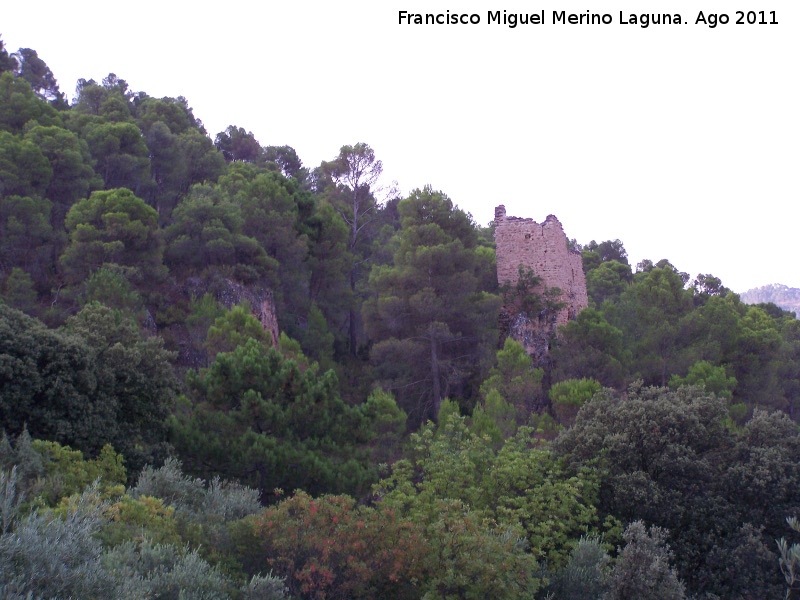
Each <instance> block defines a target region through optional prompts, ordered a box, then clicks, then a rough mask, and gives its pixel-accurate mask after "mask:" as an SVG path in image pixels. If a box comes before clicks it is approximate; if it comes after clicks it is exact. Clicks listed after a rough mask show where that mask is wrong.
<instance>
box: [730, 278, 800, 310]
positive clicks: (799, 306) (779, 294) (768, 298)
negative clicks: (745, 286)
mask: <svg viewBox="0 0 800 600" xmlns="http://www.w3.org/2000/svg"><path fill="white" fill-rule="evenodd" d="M740 297H741V299H742V302H744V303H745V304H761V303H766V302H772V303H773V304H776V305H777V306H780V307H781V308H782V309H784V310H788V311H791V312H793V313H794V314H795V315H798V314H800V289H798V288H793V287H789V286H788V285H783V284H782V283H771V284H769V285H763V286H761V287H758V288H753V289H752V290H747V291H746V292H745V293H744V294H741V296H740Z"/></svg>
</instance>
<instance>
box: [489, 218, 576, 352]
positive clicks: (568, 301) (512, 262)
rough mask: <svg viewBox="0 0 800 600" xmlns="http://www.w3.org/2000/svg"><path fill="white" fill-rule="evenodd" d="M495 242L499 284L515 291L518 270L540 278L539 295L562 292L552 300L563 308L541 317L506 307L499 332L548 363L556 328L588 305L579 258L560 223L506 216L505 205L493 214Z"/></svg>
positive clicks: (545, 312)
mask: <svg viewBox="0 0 800 600" xmlns="http://www.w3.org/2000/svg"><path fill="white" fill-rule="evenodd" d="M494 226H495V229H494V239H495V243H496V252H497V281H498V283H499V284H500V285H501V286H502V285H504V284H506V283H508V284H510V285H511V286H514V285H516V284H517V282H518V280H519V266H520V265H523V266H524V267H527V268H530V269H531V270H532V271H533V273H534V274H535V275H537V276H538V277H540V278H541V280H542V283H541V287H540V289H537V290H534V291H536V292H538V293H542V292H544V290H545V289H552V288H559V289H560V290H561V294H560V295H558V296H556V297H555V298H553V299H554V300H555V301H556V302H558V303H559V305H561V306H562V308H560V309H558V310H556V311H548V310H542V311H541V313H540V314H538V315H526V314H520V313H519V311H518V310H516V309H515V307H513V306H506V307H504V309H503V313H504V314H503V315H501V321H502V320H505V321H506V322H505V323H502V322H501V328H502V329H504V330H505V331H504V332H505V333H506V334H508V335H510V336H511V337H512V338H514V339H516V340H517V341H519V342H520V343H522V345H523V346H525V348H526V349H527V350H528V352H529V353H530V354H531V355H532V356H533V357H534V359H535V360H537V362H541V361H543V360H545V359H546V356H547V348H548V347H549V340H550V338H552V336H553V335H555V334H556V332H557V328H558V327H559V326H560V325H564V324H566V323H567V322H569V321H570V320H572V319H575V318H576V317H577V316H578V313H579V312H580V311H581V310H583V309H584V308H586V307H587V306H588V304H589V299H588V296H587V295H586V277H585V276H584V274H583V264H582V262H581V254H580V252H577V251H575V250H570V249H569V247H568V245H567V236H566V235H565V234H564V229H563V228H562V226H561V223H560V222H559V220H558V219H557V218H556V217H555V216H553V215H548V216H547V218H546V219H545V221H544V223H541V224H540V223H537V222H536V221H534V220H533V219H522V218H519V217H509V216H506V208H505V206H503V205H500V206H498V207H497V208H495V211H494Z"/></svg>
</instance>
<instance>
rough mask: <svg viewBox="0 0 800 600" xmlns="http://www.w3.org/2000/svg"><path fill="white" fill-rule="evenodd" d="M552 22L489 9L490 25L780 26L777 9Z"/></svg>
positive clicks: (439, 20)
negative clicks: (687, 15) (685, 17)
mask: <svg viewBox="0 0 800 600" xmlns="http://www.w3.org/2000/svg"><path fill="white" fill-rule="evenodd" d="M550 16H551V21H549V22H548V21H547V18H546V14H545V11H544V10H541V11H539V12H534V13H509V12H508V11H505V10H503V11H500V10H495V11H492V10H489V11H487V12H486V21H485V22H486V24H488V25H505V26H507V27H510V28H512V29H513V28H514V27H516V26H517V25H546V24H553V25H612V24H619V25H638V26H639V27H643V28H646V27H649V26H650V25H682V24H689V23H692V22H693V23H694V24H695V25H706V26H708V27H711V28H714V27H716V26H717V25H727V24H728V23H732V24H736V25H777V24H778V20H777V18H776V16H775V11H774V10H770V11H765V10H759V11H754V10H751V11H740V10H737V11H736V13H735V14H733V15H730V16H729V15H727V14H725V13H704V12H703V11H698V13H697V14H696V15H694V16H693V19H692V18H690V19H688V20H687V19H684V18H683V16H681V15H680V14H679V13H642V14H633V13H630V14H625V13H623V12H622V11H619V20H618V21H615V20H614V17H612V16H611V15H610V14H609V13H593V12H590V11H588V10H587V11H586V12H585V13H569V12H567V11H565V10H554V11H551V15H550ZM481 22H482V20H481V15H479V14H478V13H471V14H470V13H456V12H450V11H449V10H448V11H446V12H443V13H414V12H408V11H406V10H401V11H399V23H400V25H480V24H481Z"/></svg>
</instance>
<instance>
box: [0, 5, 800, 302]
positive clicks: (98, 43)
mask: <svg viewBox="0 0 800 600" xmlns="http://www.w3.org/2000/svg"><path fill="white" fill-rule="evenodd" d="M112 6H114V7H115V8H112ZM587 9H590V11H591V12H592V13H598V14H600V15H603V14H608V15H609V16H610V19H611V21H612V22H611V23H610V24H607V25H586V24H583V25H582V24H575V25H570V24H561V23H553V13H554V11H556V12H560V11H566V14H570V13H574V14H576V15H581V14H585V13H586V12H587ZM762 9H763V10H764V11H766V12H765V14H764V17H765V19H766V20H767V21H771V20H772V19H773V15H772V14H771V12H770V11H773V10H774V13H775V14H774V18H775V20H777V22H778V24H777V25H771V24H769V25H759V24H753V25H750V24H736V23H735V21H736V19H737V14H736V11H738V10H741V11H742V12H743V14H744V20H746V19H747V13H748V11H749V10H762ZM448 10H449V11H450V13H458V14H462V13H467V14H474V15H477V16H478V17H479V19H480V23H478V24H473V25H460V24H459V25H447V24H442V25H413V24H411V25H409V24H400V22H399V21H400V17H399V15H400V11H407V12H408V13H432V14H439V13H442V14H445V15H446V13H447V11H448ZM644 10H648V11H650V12H649V13H648V14H650V13H658V14H661V13H662V12H666V13H669V14H671V15H675V14H679V15H680V16H681V18H682V21H683V22H684V24H680V25H650V26H649V27H646V28H643V27H641V26H639V25H636V24H632V23H631V21H632V19H631V18H630V17H629V15H630V14H632V13H633V14H636V15H641V14H642V12H643V11H644ZM496 11H499V12H500V13H501V15H502V13H503V12H504V11H505V13H506V14H509V13H511V14H518V13H524V14H531V13H534V14H542V11H544V23H543V24H531V25H518V26H517V27H515V28H511V27H509V26H508V25H503V24H502V23H501V24H497V23H489V22H488V21H489V13H490V12H491V13H494V12H496ZM701 12H702V18H703V19H704V20H705V23H703V22H702V21H701V22H699V23H698V22H697V21H698V18H699V17H700V13H701ZM2 13H3V19H2V22H0V34H2V38H3V40H4V42H5V44H6V47H7V48H8V49H9V51H15V50H16V49H18V48H23V47H25V48H33V49H34V50H36V51H37V52H38V54H39V57H40V58H42V59H43V60H44V61H45V62H46V63H47V64H48V65H49V66H50V68H51V70H52V71H53V73H54V74H55V76H56V78H57V79H58V82H59V84H60V87H61V90H62V91H64V92H66V93H67V95H68V96H70V97H71V96H72V95H74V91H73V90H74V87H75V83H76V82H77V80H78V79H79V78H85V79H95V80H97V81H100V80H101V79H102V78H103V77H105V76H106V75H107V74H108V73H111V72H113V73H115V74H116V75H117V76H119V77H121V78H123V79H125V80H126V81H127V82H128V84H129V86H130V88H131V89H132V90H133V91H144V92H146V93H147V94H148V95H150V96H155V97H164V96H169V97H177V96H184V97H185V98H187V100H188V102H189V105H190V106H191V107H192V108H193V110H194V114H195V116H196V117H198V118H200V119H201V120H202V121H203V123H204V124H205V126H206V129H207V130H208V133H209V134H210V135H211V137H212V138H213V137H214V136H215V135H216V134H217V133H218V132H220V131H223V130H224V129H225V128H226V127H227V126H229V125H236V126H238V127H243V128H244V129H246V130H248V131H252V132H253V134H254V135H255V137H256V139H258V140H259V142H260V143H261V144H262V145H289V146H292V147H293V148H294V149H295V150H296V151H297V153H298V155H299V156H300V158H301V160H302V161H303V163H304V164H305V165H306V166H307V167H310V168H313V167H315V166H317V165H319V163H320V162H321V161H323V160H331V159H332V158H334V157H335V156H336V155H337V154H338V151H339V148H340V147H341V146H343V145H351V144H355V143H358V142H365V143H367V144H369V145H370V146H371V147H372V148H373V149H374V151H375V154H376V156H377V158H379V159H380V160H381V161H382V162H383V167H384V177H383V180H384V181H383V183H384V184H386V185H387V186H388V185H389V184H390V183H391V182H392V181H396V182H397V185H398V187H399V189H400V190H401V192H403V193H404V194H407V193H409V192H410V191H412V190H413V189H415V188H421V187H423V186H425V185H428V184H430V185H431V186H432V187H433V188H434V189H437V190H441V191H443V192H444V193H446V194H447V195H448V196H449V197H450V198H451V199H452V200H453V202H454V203H455V204H457V205H458V206H459V207H460V208H462V209H464V210H466V211H468V212H470V213H471V214H472V216H473V218H474V219H475V221H476V222H477V223H479V224H481V225H486V224H488V223H489V222H490V221H491V220H492V219H493V217H494V207H495V206H497V205H499V204H504V205H505V206H506V210H507V213H508V214H509V215H513V216H518V217H528V218H533V219H534V220H536V221H538V222H542V221H544V219H545V218H546V217H547V215H548V214H554V215H556V216H557V217H558V219H559V220H560V221H561V223H562V224H563V226H564V230H565V232H566V234H567V236H568V237H569V238H574V239H576V240H577V241H578V242H580V243H584V244H585V243H588V242H589V241H590V240H596V241H598V242H601V241H603V240H614V239H619V240H622V242H623V244H624V245H625V248H626V250H627V252H628V256H629V260H630V262H631V264H632V265H636V263H638V262H640V261H641V260H643V259H650V260H652V261H653V262H657V261H658V260H661V259H663V258H666V259H668V260H669V261H670V262H671V263H672V264H673V265H675V266H676V267H677V268H678V269H679V270H681V271H685V272H687V273H689V274H690V275H691V276H692V277H694V276H696V275H697V274H699V273H703V274H712V275H715V276H716V277H719V278H721V279H722V282H723V284H724V285H726V286H727V287H729V288H731V289H733V290H734V291H737V292H744V291H746V290H747V289H750V288H753V287H757V286H762V285H766V284H770V283H782V284H785V285H789V286H792V287H800V269H798V266H797V259H798V251H797V243H798V236H797V233H796V230H797V228H798V225H799V224H800V202H798V200H800V197H799V196H800V194H798V181H797V175H798V165H800V161H798V159H799V158H800V156H799V154H800V97H799V96H800V77H799V76H798V71H799V69H798V66H800V65H798V63H800V3H798V2H790V1H788V0H772V2H770V3H765V2H754V1H753V0H750V3H749V4H748V3H746V2H742V3H740V2H730V1H725V2H721V1H713V0H712V1H709V2H704V1H700V2H698V1H697V0H693V1H681V0H671V1H669V2H666V1H661V2H657V1H648V2H642V1H641V0H639V1H636V2H630V1H626V0H592V1H591V2H588V1H586V2H577V1H574V0H546V1H543V2H530V1H512V0H508V1H504V0H485V1H484V0H481V1H473V0H459V1H458V2H453V1H451V2H439V1H423V0H408V1H407V2H395V1H393V0H386V1H371V2H361V1H349V0H340V1H339V2H320V1H317V2H310V1H307V0H294V1H293V2H291V3H289V2H275V1H273V0H260V1H259V2H251V1H249V0H239V1H236V2H215V3H213V4H211V3H202V2H191V3H190V2H182V1H169V2H166V1H164V0H161V1H159V2H155V1H152V0H139V1H138V2H136V3H126V4H119V5H112V4H109V3H107V2H91V1H83V0H74V1H71V2H68V3H67V2H63V0H59V1H58V2H54V1H52V0H41V1H39V2H37V3H36V8H35V12H34V11H32V8H31V5H30V4H29V3H23V2H12V3H8V5H7V6H4V7H3V10H2ZM720 13H724V14H727V15H728V18H729V22H728V23H727V24H724V25H723V24H721V23H719V21H720V20H723V19H719V20H718V24H717V26H716V27H712V26H711V25H712V24H713V17H712V15H715V14H720ZM620 14H621V15H622V17H620ZM751 16H755V17H756V18H757V19H758V18H760V17H761V15H760V14H753V15H751ZM673 19H674V17H673ZM640 20H641V19H640ZM622 21H625V22H626V23H623V22H622Z"/></svg>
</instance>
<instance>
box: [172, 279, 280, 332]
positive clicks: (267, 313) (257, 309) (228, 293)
mask: <svg viewBox="0 0 800 600" xmlns="http://www.w3.org/2000/svg"><path fill="white" fill-rule="evenodd" d="M186 287H187V291H188V293H189V295H190V296H193V297H195V298H202V297H203V296H204V295H205V294H207V293H210V294H211V295H212V296H214V298H215V299H216V301H217V302H219V303H220V304H222V306H224V307H225V308H227V309H230V308H233V307H234V306H237V305H239V304H241V303H242V302H244V301H247V302H248V303H249V304H250V310H251V311H252V313H253V316H255V317H256V318H257V319H258V320H259V322H260V323H261V326H262V327H263V328H264V331H267V332H268V333H269V334H270V335H271V336H272V344H273V345H274V346H277V345H278V339H279V331H278V316H277V309H276V307H275V298H274V297H273V295H272V290H270V289H269V288H264V287H254V286H245V285H242V284H241V283H238V282H236V281H233V280H232V279H217V280H215V281H213V282H212V283H211V284H210V285H209V283H208V282H206V281H205V280H203V279H200V278H192V279H189V280H187V282H186Z"/></svg>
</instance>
